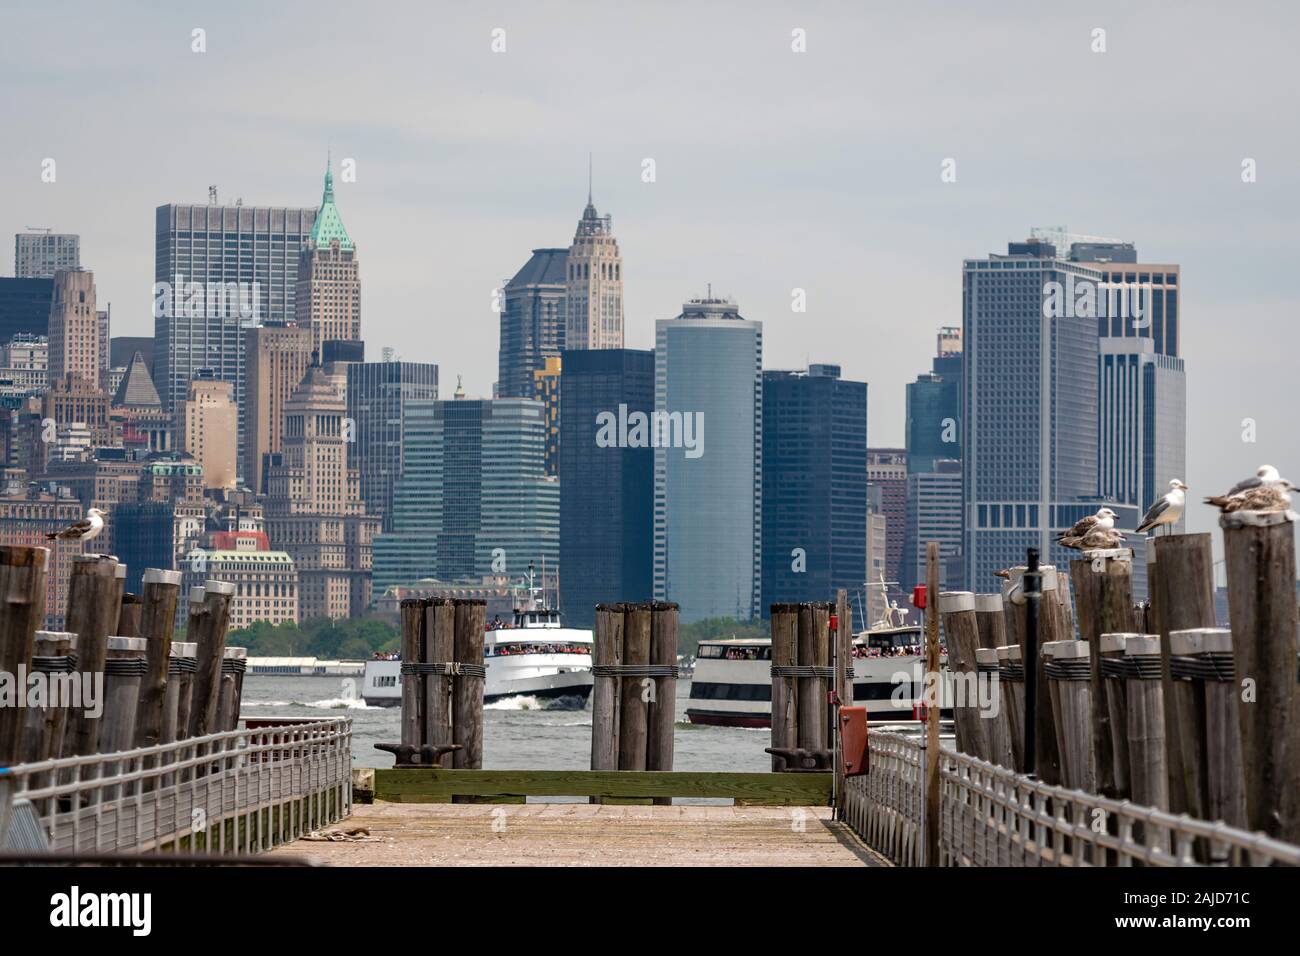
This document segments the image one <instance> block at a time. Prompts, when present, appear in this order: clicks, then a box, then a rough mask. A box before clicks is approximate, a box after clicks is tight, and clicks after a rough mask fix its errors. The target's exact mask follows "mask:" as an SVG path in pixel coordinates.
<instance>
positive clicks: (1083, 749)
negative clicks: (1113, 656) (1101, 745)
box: [1043, 640, 1109, 793]
mask: <svg viewBox="0 0 1300 956" xmlns="http://www.w3.org/2000/svg"><path fill="white" fill-rule="evenodd" d="M1088 643H1089V642H1087V641H1075V640H1065V641H1054V642H1052V643H1051V644H1044V645H1043V653H1044V654H1045V655H1046V656H1047V667H1046V671H1045V672H1046V675H1047V681H1048V683H1049V684H1050V685H1051V688H1050V691H1051V700H1052V708H1053V710H1054V712H1055V713H1054V715H1053V716H1054V717H1055V722H1056V735H1057V738H1056V742H1057V748H1058V749H1059V750H1060V752H1061V783H1062V784H1063V785H1065V786H1067V787H1071V788H1073V789H1075V790H1083V791H1084V792H1086V793H1096V792H1097V758H1096V755H1095V751H1094V750H1093V738H1092V731H1093V720H1092V711H1093V709H1094V708H1093V702H1094V698H1093V695H1092V664H1091V660H1090V652H1089V649H1088ZM1107 756H1108V757H1109V755H1107Z"/></svg>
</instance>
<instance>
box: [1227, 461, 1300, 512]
mask: <svg viewBox="0 0 1300 956" xmlns="http://www.w3.org/2000/svg"><path fill="white" fill-rule="evenodd" d="M1288 491H1300V488H1297V487H1296V486H1295V485H1293V484H1291V482H1289V481H1287V480H1286V479H1285V478H1283V477H1282V476H1281V475H1279V474H1278V472H1277V469H1276V468H1274V467H1273V466H1272V465H1260V466H1259V469H1258V470H1257V471H1256V472H1255V475H1254V477H1252V478H1247V479H1245V480H1244V481H1239V482H1237V483H1236V484H1235V485H1233V486H1232V488H1230V489H1229V490H1228V493H1227V494H1226V495H1214V496H1212V497H1210V498H1206V499H1205V503H1206V504H1207V505H1214V506H1215V507H1217V508H1218V509H1219V510H1220V511H1222V512H1224V513H1225V514H1227V513H1229V512H1233V511H1285V510H1286V509H1287V507H1288V506H1289V505H1290V504H1291V496H1290V495H1289V494H1287V492H1288Z"/></svg>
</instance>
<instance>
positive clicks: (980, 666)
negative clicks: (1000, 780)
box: [975, 611, 1015, 768]
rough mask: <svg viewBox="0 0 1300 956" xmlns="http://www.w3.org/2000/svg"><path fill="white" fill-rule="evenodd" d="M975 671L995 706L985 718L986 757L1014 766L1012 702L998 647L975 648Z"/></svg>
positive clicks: (993, 761) (1001, 764)
mask: <svg viewBox="0 0 1300 956" xmlns="http://www.w3.org/2000/svg"><path fill="white" fill-rule="evenodd" d="M977 613H978V611H977ZM1000 614H1001V612H999V615H1000ZM975 671H976V673H978V674H979V679H980V680H981V681H983V682H985V683H986V684H987V685H988V687H989V689H990V696H989V699H990V704H991V706H992V708H993V713H992V715H991V716H990V717H988V718H986V719H985V720H984V723H985V724H987V725H988V740H989V755H988V757H987V758H985V759H987V760H988V761H989V762H990V763H995V764H998V765H999V766H1002V767H1008V768H1014V767H1015V758H1014V757H1012V755H1011V732H1010V727H1009V725H1008V723H1007V710H1008V709H1009V707H1010V703H1009V702H1008V701H1007V699H1006V693H1005V688H1003V686H1002V680H1001V676H1000V674H999V669H998V652H997V648H993V647H977V648H976V649H975Z"/></svg>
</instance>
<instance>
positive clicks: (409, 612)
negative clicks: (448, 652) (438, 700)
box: [399, 598, 425, 750]
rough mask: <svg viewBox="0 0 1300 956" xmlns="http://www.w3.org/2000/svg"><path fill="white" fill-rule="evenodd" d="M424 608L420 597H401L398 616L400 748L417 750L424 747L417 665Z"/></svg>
mask: <svg viewBox="0 0 1300 956" xmlns="http://www.w3.org/2000/svg"><path fill="white" fill-rule="evenodd" d="M424 607H425V602H424V600H423V599H421V598H403V599H402V603H401V605H400V606H399V614H400V615H401V628H402V633H401V643H400V646H401V652H400V653H401V655H402V667H401V673H402V746H404V747H414V748H415V749H416V750H419V749H420V747H421V746H422V745H423V744H424V733H423V730H424V714H423V704H424V693H423V691H424V686H423V682H422V681H421V679H420V673H419V664H420V661H422V660H423V659H424V644H425V641H424Z"/></svg>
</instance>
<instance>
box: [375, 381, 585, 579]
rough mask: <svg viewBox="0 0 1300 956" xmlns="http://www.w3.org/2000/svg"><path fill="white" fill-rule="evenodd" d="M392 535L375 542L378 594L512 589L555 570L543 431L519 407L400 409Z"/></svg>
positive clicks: (538, 408)
mask: <svg viewBox="0 0 1300 956" xmlns="http://www.w3.org/2000/svg"><path fill="white" fill-rule="evenodd" d="M403 429H404V436H405V437H404V445H405V455H406V461H405V468H404V470H403V472H402V477H401V478H400V479H399V480H398V482H397V487H396V489H395V491H394V494H393V522H392V524H393V530H392V531H391V532H388V533H385V534H382V535H380V536H379V538H378V540H376V542H375V574H374V584H375V590H376V591H377V592H379V593H382V592H383V591H385V590H387V589H389V588H392V587H395V586H399V585H406V584H413V583H414V582H416V581H419V580H421V579H423V578H436V579H438V580H440V581H474V582H479V581H481V580H482V579H483V578H484V577H488V576H491V575H507V576H509V577H510V578H512V579H513V580H516V581H520V580H523V579H524V578H525V576H526V575H527V573H528V567H529V565H530V564H531V565H533V566H534V568H535V570H536V572H537V573H538V574H539V575H540V574H543V573H544V574H545V577H546V578H547V579H551V578H553V576H554V575H555V574H556V573H557V572H558V570H559V557H560V547H559V545H560V483H559V482H558V481H557V480H556V479H554V478H547V477H546V473H545V470H544V462H545V456H546V423H545V419H544V418H543V408H542V404H541V403H540V402H536V401H532V400H531V399H525V398H498V399H466V398H463V397H462V398H455V399H452V400H450V401H410V402H408V403H407V407H406V410H405V414H404V422H403Z"/></svg>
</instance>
